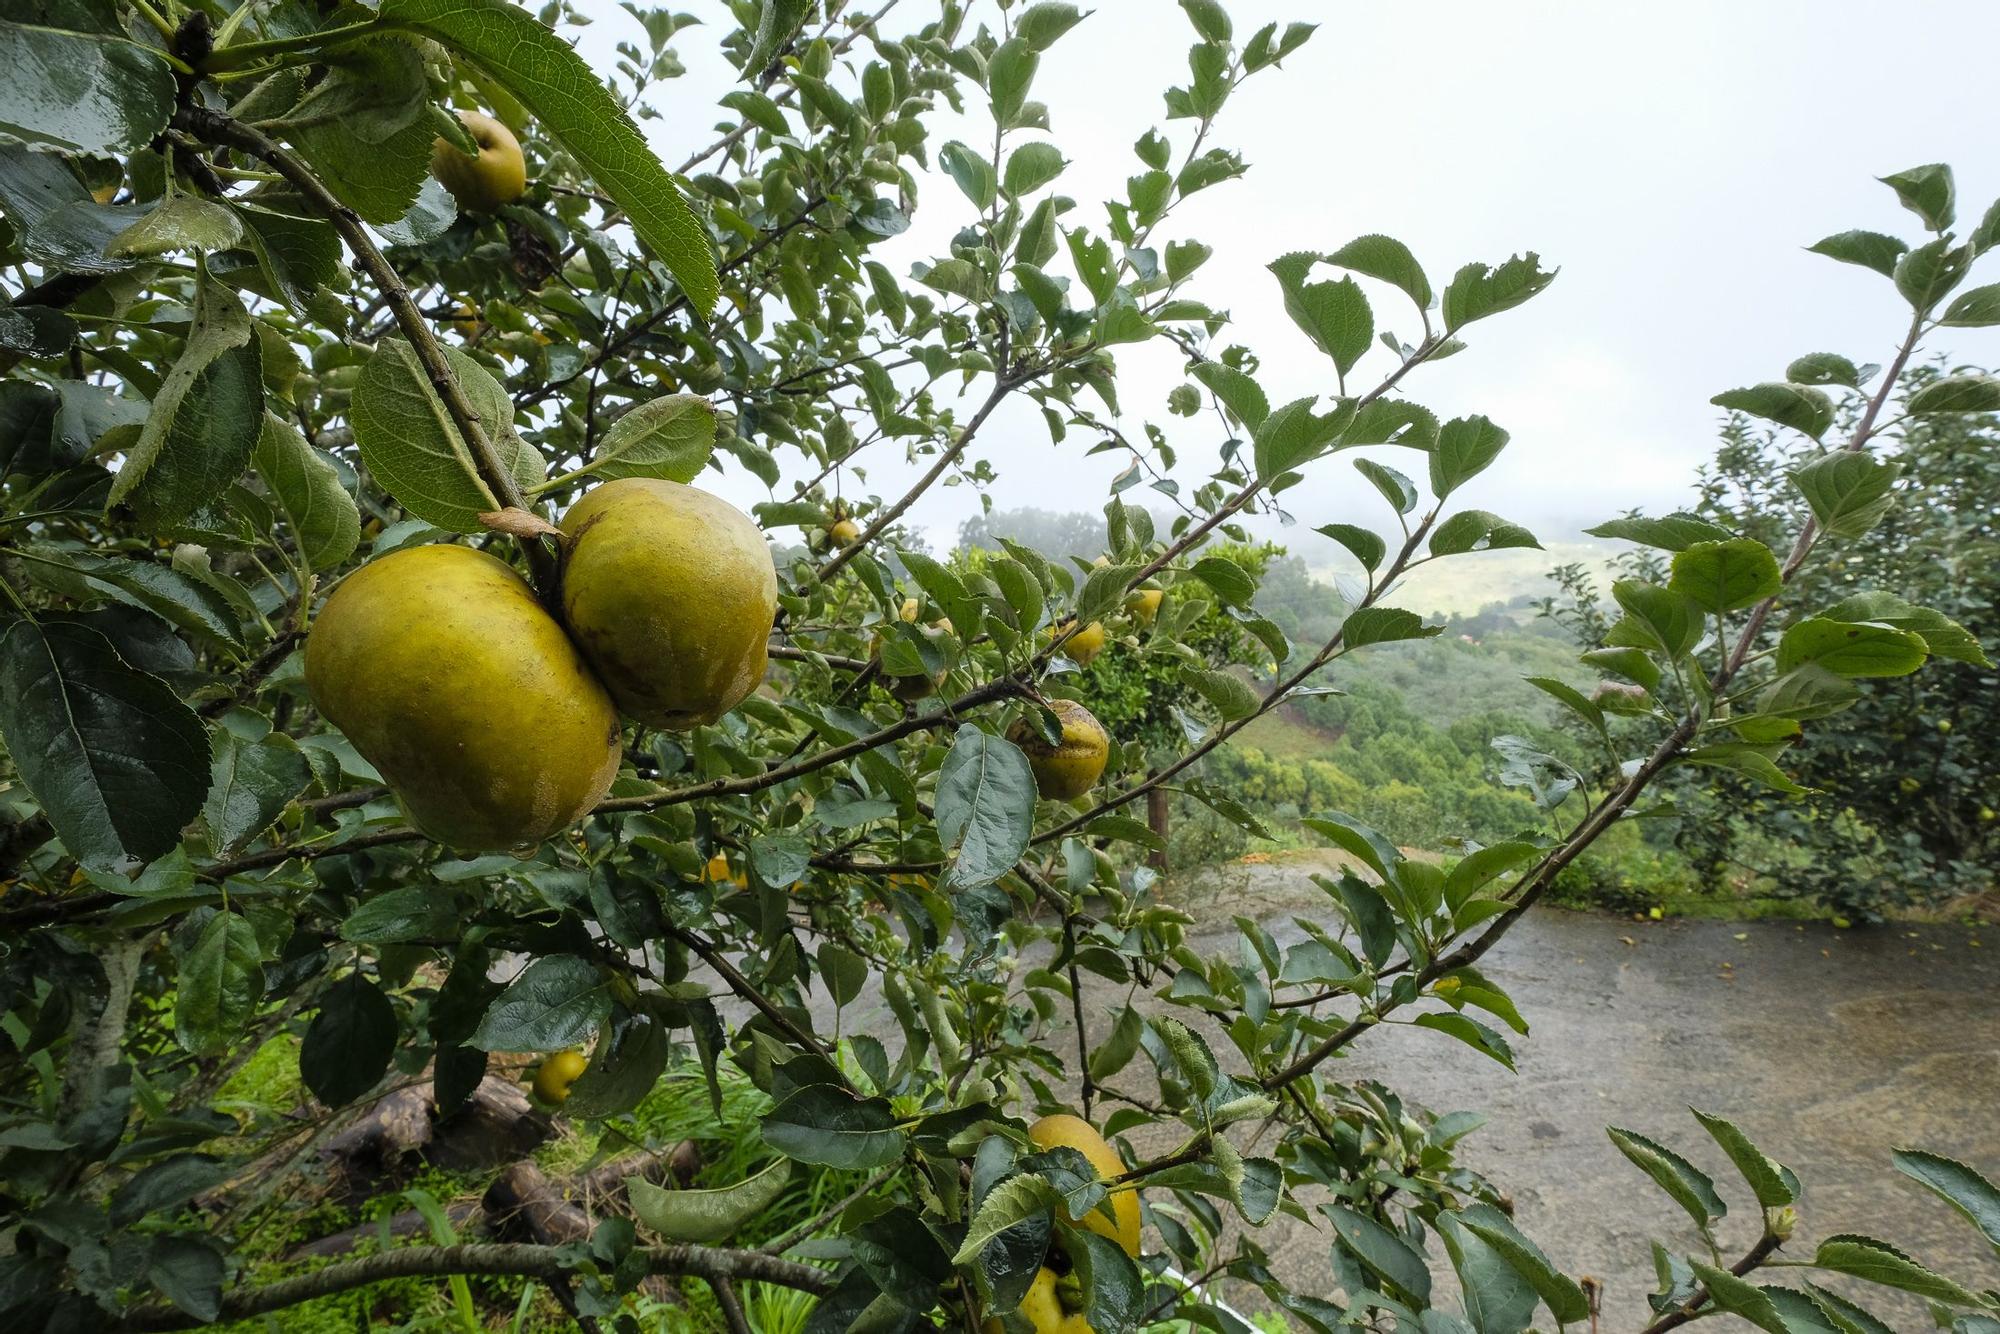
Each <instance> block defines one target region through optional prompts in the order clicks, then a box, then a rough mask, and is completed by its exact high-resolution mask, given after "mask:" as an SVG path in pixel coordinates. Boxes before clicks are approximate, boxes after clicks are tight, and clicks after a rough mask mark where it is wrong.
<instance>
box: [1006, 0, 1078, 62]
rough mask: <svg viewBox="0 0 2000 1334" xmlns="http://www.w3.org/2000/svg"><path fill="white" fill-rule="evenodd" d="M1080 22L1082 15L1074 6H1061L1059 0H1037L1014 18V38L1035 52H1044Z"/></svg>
mask: <svg viewBox="0 0 2000 1334" xmlns="http://www.w3.org/2000/svg"><path fill="white" fill-rule="evenodd" d="M1081 22H1083V14H1082V13H1081V11H1079V10H1078V9H1077V7H1076V6H1075V5H1070V4H1062V3H1059V0H1039V2H1038V3H1036V4H1032V5H1029V6H1028V7H1027V8H1026V9H1024V10H1022V11H1021V12H1020V14H1019V15H1018V16H1017V17H1016V18H1015V20H1014V36H1015V37H1017V38H1019V39H1020V40H1021V41H1024V42H1026V43H1027V44H1028V45H1029V46H1031V47H1033V48H1034V49H1035V50H1036V51H1046V50H1048V49H1049V48H1050V47H1052V46H1054V45H1055V44H1056V41H1057V39H1058V38H1060V37H1061V36H1062V35H1063V34H1064V33H1066V32H1068V31H1069V30H1070V29H1071V28H1074V27H1075V26H1076V25H1077V24H1079V23H1081Z"/></svg>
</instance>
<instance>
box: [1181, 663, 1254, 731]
mask: <svg viewBox="0 0 2000 1334" xmlns="http://www.w3.org/2000/svg"><path fill="white" fill-rule="evenodd" d="M1183 675H1184V679H1185V680H1186V681H1187V683H1188V684H1189V685H1190V686H1193V687H1194V690H1195V693H1196V694H1198V695H1200V696H1201V697H1202V698H1203V699H1205V700H1207V701H1208V702H1209V705H1210V706H1211V707H1213V708H1214V710H1215V711H1216V712H1217V713H1218V714H1220V715H1221V716H1222V718H1223V719H1224V720H1225V721H1227V722H1236V721H1237V720H1239V719H1242V718H1248V717H1249V716H1250V715H1251V714H1253V713H1255V712H1257V707H1258V705H1259V704H1260V703H1261V701H1260V700H1259V699H1258V697H1257V692H1256V691H1255V690H1253V689H1251V688H1250V684H1249V682H1247V681H1245V680H1244V679H1243V678H1242V677H1240V676H1237V675H1235V674H1234V673H1231V672H1225V671H1209V670H1207V669H1204V668H1190V669H1189V670H1187V671H1186V672H1185V673H1184V674H1183Z"/></svg>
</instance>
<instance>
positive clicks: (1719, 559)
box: [1667, 537, 1785, 612]
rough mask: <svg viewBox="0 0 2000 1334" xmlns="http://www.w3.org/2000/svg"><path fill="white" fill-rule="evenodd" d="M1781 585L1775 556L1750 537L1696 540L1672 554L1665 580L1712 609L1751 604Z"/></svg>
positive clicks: (1733, 607) (1742, 606) (1672, 587)
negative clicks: (1670, 568) (1668, 576)
mask: <svg viewBox="0 0 2000 1334" xmlns="http://www.w3.org/2000/svg"><path fill="white" fill-rule="evenodd" d="M1784 586H1785V581H1784V578H1783V576H1782V575H1781V574H1780V573H1779V571H1778V558H1777V556H1776V555H1774V554H1773V553H1772V551H1771V548H1769V547H1767V546H1765V545H1764V544H1763V543H1762V542H1759V541H1758V540H1757V539H1756V538H1754V537H1732V538H1730V539H1729V540H1728V541H1726V542H1697V543H1695V544H1694V545H1693V546H1691V547H1688V548H1687V549H1686V550H1684V551H1679V552H1676V553H1674V561H1673V577H1672V578H1671V579H1669V580H1668V581H1667V587H1668V588H1671V589H1672V590H1673V591H1675V592H1676V593H1680V594H1683V595H1684V596H1686V597H1688V598H1691V599H1693V600H1694V602H1695V603H1696V604H1697V605H1699V606H1701V607H1703V608H1706V609H1707V610H1709V611H1712V612H1725V611H1737V610H1740V609H1741V608H1744V607H1750V606H1755V605H1756V604H1757V603H1759V602H1762V601H1763V600H1764V599H1765V598H1768V597H1776V596H1777V595H1778V592H1779V591H1780V590H1781V589H1783V588H1784Z"/></svg>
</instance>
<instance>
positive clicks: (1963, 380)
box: [1906, 375, 2000, 417]
mask: <svg viewBox="0 0 2000 1334" xmlns="http://www.w3.org/2000/svg"><path fill="white" fill-rule="evenodd" d="M1906 407H1907V410H1908V412H1909V414H1910V415H1911V416H1912V417H1922V416H1927V415H1929V414H1930V413H1934V412H2000V379H1996V378H1995V377H1993V376H1991V375H1953V376H1948V377H1946V378H1945V379H1942V380H1933V381H1931V382H1930V383H1929V384H1927V385H1925V386H1924V387H1923V388H1921V389H1919V390H1917V392H1916V393H1914V394H1911V395H1910V400H1909V403H1908V404H1907V405H1906Z"/></svg>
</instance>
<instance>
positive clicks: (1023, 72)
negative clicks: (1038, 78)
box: [986, 37, 1041, 129]
mask: <svg viewBox="0 0 2000 1334" xmlns="http://www.w3.org/2000/svg"><path fill="white" fill-rule="evenodd" d="M1040 63H1041V57H1040V56H1038V55H1036V54H1035V48H1034V47H1032V46H1030V45H1029V44H1028V43H1026V42H1024V41H1022V40H1021V39H1020V38H1018V37H1015V38H1010V39H1009V40H1007V41H1004V42H1002V43H1000V45H999V47H998V48H997V49H996V50H995V51H994V52H993V55H992V57H991V58H990V59H989V60H988V61H987V62H986V93H987V96H988V97H989V98H991V99H992V103H993V119H994V121H995V122H996V123H997V124H998V125H999V126H1000V127H1001V128H1002V129H1012V128H1014V127H1015V126H1017V125H1019V124H1020V123H1021V109H1022V107H1023V106H1025V105H1026V104H1027V100H1028V88H1029V86H1030V85H1031V84H1033V83H1034V81H1035V67H1036V66H1037V65H1038V64H1040Z"/></svg>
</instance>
